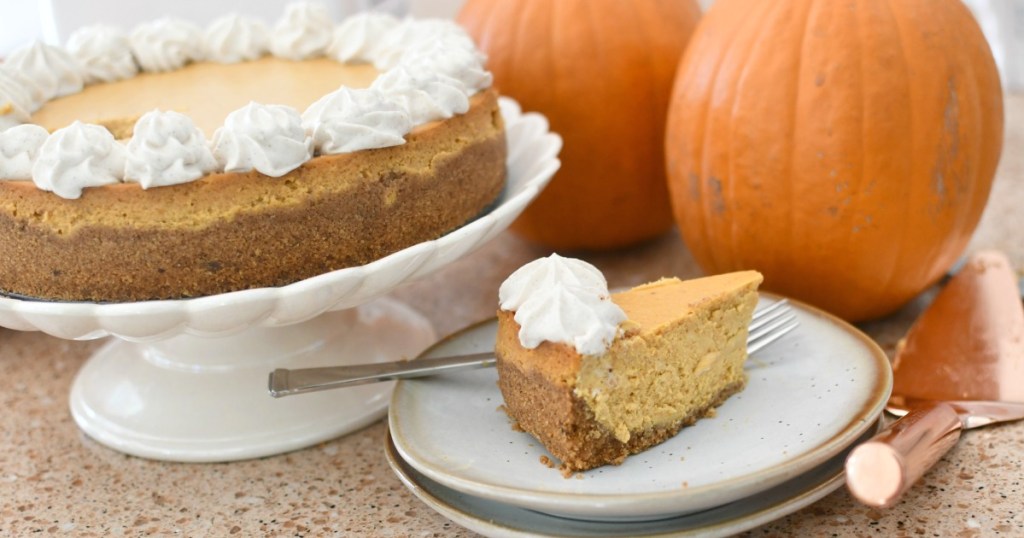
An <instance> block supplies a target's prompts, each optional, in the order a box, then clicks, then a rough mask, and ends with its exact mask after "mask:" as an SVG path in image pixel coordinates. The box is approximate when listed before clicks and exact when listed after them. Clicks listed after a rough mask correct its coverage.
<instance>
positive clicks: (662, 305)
mask: <svg viewBox="0 0 1024 538" xmlns="http://www.w3.org/2000/svg"><path fill="white" fill-rule="evenodd" d="M524 269H525V270H526V272H525V274H524V273H519V274H513V276H512V277H510V279H509V281H506V284H505V285H503V289H502V291H503V294H502V295H503V297H502V309H501V310H500V311H499V313H498V336H497V342H496V349H495V351H496V355H497V359H498V360H497V366H498V375H499V378H498V379H499V381H498V385H499V387H500V389H501V393H502V396H503V398H504V401H505V410H506V412H507V413H508V415H509V416H510V417H511V418H512V419H513V421H514V422H515V425H516V427H517V428H519V429H521V430H523V431H526V432H528V433H530V434H532V435H533V436H534V437H536V438H537V439H538V440H539V441H540V442H541V443H542V444H543V445H544V446H545V448H547V450H548V451H549V452H550V453H551V454H552V455H553V456H555V457H556V458H558V459H559V460H560V461H561V469H562V471H563V473H565V474H569V473H572V472H576V471H584V470H587V469H591V468H594V467H598V466H602V465H607V464H619V463H622V462H623V461H624V460H625V459H626V457H627V456H629V455H630V454H635V453H637V452H641V451H643V450H646V449H647V448H649V447H651V446H654V445H656V444H658V443H661V442H662V441H664V440H666V439H668V438H670V437H672V436H674V435H675V434H676V433H678V432H679V430H680V429H681V428H683V427H684V426H687V425H690V424H693V423H694V422H696V421H697V420H699V419H701V418H703V417H705V416H709V415H710V414H713V413H714V410H715V408H716V407H718V406H719V405H721V404H722V403H723V402H724V401H725V400H726V399H727V398H729V396H731V395H733V394H735V393H736V392H739V391H740V390H742V389H743V387H744V386H745V384H746V374H745V373H744V370H743V363H744V361H745V360H746V357H747V352H746V340H747V333H748V326H749V324H750V319H751V316H752V314H753V310H754V307H755V305H756V304H757V286H758V284H759V283H760V282H761V275H760V274H759V273H757V272H755V271H743V272H737V273H729V274H724V275H716V276H710V277H705V278H699V279H694V280H688V281H681V280H678V279H675V278H670V279H662V280H659V281H657V282H652V283H649V284H644V285H641V286H638V287H636V288H632V289H630V290H628V291H625V292H621V293H617V294H613V295H609V294H608V293H607V288H606V287H602V284H603V277H602V276H601V275H600V273H599V272H597V270H596V269H594V268H593V267H592V266H588V265H586V264H585V262H581V261H579V260H567V259H564V258H557V257H555V258H547V259H542V260H539V261H538V262H534V263H533V264H530V265H527V266H524ZM521 271H522V270H521ZM517 281H518V282H517ZM604 286H606V285H604ZM517 320H518V321H517Z"/></svg>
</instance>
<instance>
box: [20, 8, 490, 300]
mask: <svg viewBox="0 0 1024 538" xmlns="http://www.w3.org/2000/svg"><path fill="white" fill-rule="evenodd" d="M325 13H326V10H325V9H324V8H323V6H322V5H319V4H316V3H312V2H300V3H295V4H292V5H289V6H288V8H287V9H286V12H285V14H284V15H283V17H282V19H281V20H280V21H278V23H277V24H276V25H274V26H273V27H272V28H271V27H268V26H267V25H264V24H263V23H261V22H259V21H255V20H252V19H247V18H245V17H241V16H238V15H228V16H225V17H224V18H221V19H218V20H217V21H214V23H213V24H211V25H210V27H208V28H207V29H205V32H204V31H203V29H201V28H199V27H197V26H195V25H192V24H191V23H187V22H185V21H180V20H176V19H161V20H158V21H153V22H152V23H147V24H144V25H140V27H138V28H136V29H135V30H134V31H132V32H131V33H130V34H124V33H119V32H118V31H116V30H114V29H110V28H108V27H95V28H92V27H90V28H88V29H83V30H82V31H81V33H76V34H75V35H73V36H72V38H71V39H70V40H69V43H68V48H67V50H65V49H61V48H59V47H53V46H50V45H44V44H38V43H37V44H34V45H31V46H29V47H26V48H25V49H23V50H22V51H19V52H16V53H15V54H13V55H12V56H11V58H9V59H8V62H6V64H9V65H8V67H0V250H2V251H3V252H4V256H2V257H0V293H5V294H8V295H13V296H18V297H27V298H35V299H44V300H59V301H94V302H123V301H142V300H153V299H177V298H188V297H198V296H205V295H213V294H219V293H225V292H230V291H236V290H243V289H249V288H257V287H269V286H282V285H286V284H290V283H293V282H296V281H299V280H303V279H306V278H309V277H313V276H316V275H319V274H322V273H325V272H329V271H333V270H336V269H341V268H346V267H352V266H357V265H363V264H367V263H369V262H372V261H374V260H376V259H379V258H381V257H383V256H386V255H388V254H391V253H393V252H396V251H398V250H400V249H403V248H406V247H408V246H411V245H414V244H417V243H420V242H423V241H427V240H431V239H435V238H437V237H439V236H441V235H443V234H445V233H447V232H449V231H451V230H454V229H456V228H458V227H459V226H461V225H463V224H464V223H466V222H467V221H469V220H471V219H472V218H473V217H475V216H476V215H478V214H480V213H481V212H482V211H484V210H485V209H486V208H487V207H488V206H489V205H490V204H491V203H493V202H494V201H495V200H496V198H497V197H498V195H499V194H500V192H501V190H502V188H503V187H504V181H505V174H506V171H505V153H506V147H505V133H504V126H503V123H502V120H501V114H500V111H499V108H498V97H497V93H496V92H495V91H494V90H493V88H491V78H490V74H489V73H487V71H486V70H485V69H484V68H483V56H482V55H481V54H480V53H479V52H478V51H476V49H475V46H474V45H473V44H472V41H471V40H469V38H468V36H466V35H465V33H464V32H463V31H462V30H461V29H459V28H458V27H457V26H455V25H454V24H453V23H450V22H444V21H430V20H426V21H417V20H413V19H408V20H404V21H400V20H397V19H394V18H393V17H390V16H388V15H384V14H379V13H364V14H359V15H355V16H352V17H350V18H348V19H345V20H344V21H342V22H341V23H340V24H337V25H335V24H334V23H333V22H332V21H330V19H329V17H325V16H324V14H325ZM5 127H6V129H5Z"/></svg>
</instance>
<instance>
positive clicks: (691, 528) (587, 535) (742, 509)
mask: <svg viewBox="0 0 1024 538" xmlns="http://www.w3.org/2000/svg"><path fill="white" fill-rule="evenodd" d="M876 429H877V428H871V429H869V430H868V431H867V432H866V433H864V435H862V436H861V437H860V438H859V439H858V440H857V441H856V442H861V441H866V440H867V439H869V438H870V437H871V436H872V435H874V433H875V430H876ZM856 442H855V443H854V444H856ZM851 448H852V447H851ZM849 450H850V449H847V450H844V451H843V452H840V453H839V454H838V455H836V456H833V457H832V459H830V460H828V461H827V462H825V463H824V464H822V465H820V466H818V467H815V468H814V469H811V470H810V471H808V472H806V473H804V474H802V475H800V476H798V477H796V478H794V479H792V480H789V481H787V482H784V483H782V484H780V485H778V486H775V487H773V488H770V489H768V490H766V491H763V492H761V493H759V494H757V495H754V496H752V497H748V498H746V499H740V500H738V501H736V502H733V503H729V504H726V505H724V506H719V507H716V508H712V509H710V510H705V511H702V512H698V513H696V514H689V515H684V516H678V517H673V518H668V519H659V520H654V521H640V522H607V521H583V520H579V519H566V518H561V517H557V516H552V515H548V514H542V513H540V512H534V511H532V510H526V509H524V508H519V507H517V506H513V505H510V504H504V503H499V502H495V501H491V500H487V499H481V498H479V497H473V496H470V495H466V494H464V493H460V492H458V491H455V490H453V489H451V488H448V487H445V486H442V485H441V484H438V483H437V482H434V481H433V480H431V479H429V478H427V477H426V476H423V474H422V473H420V472H419V471H417V470H416V469H413V468H412V466H410V465H409V464H408V463H406V462H405V461H404V460H403V459H402V457H401V456H400V455H399V454H398V450H397V449H396V448H395V446H394V443H393V442H392V440H391V438H390V436H389V437H388V439H387V441H386V443H385V449H384V452H385V455H386V457H387V460H388V463H389V464H390V465H391V468H392V469H394V471H395V474H397V475H398V478H399V480H401V481H402V483H403V484H405V486H406V487H407V488H409V490H410V491H412V493H413V494H414V495H416V497H417V498H419V499H420V500H421V501H423V502H424V503H426V504H427V506H430V507H431V508H433V509H434V510H435V511H437V512H438V513H439V514H441V515H443V516H445V517H447V518H448V519H450V520H452V521H454V522H455V523H458V524H459V525H462V526H463V527H466V528H467V529H469V530H472V531H474V532H478V533H480V534H483V535H485V536H490V537H492V538H526V537H566V538H568V537H572V538H624V537H634V536H647V537H649V538H689V537H698V536H699V537H701V538H713V537H720V536H732V535H733V534H736V533H739V532H743V531H746V530H749V529H753V528H754V527H757V526H759V525H764V524H766V523H768V522H771V521H774V520H776V519H779V518H781V517H784V516H787V515H789V514H792V513H793V512H796V511H797V510H800V509H802V508H804V507H806V506H809V505H811V504H812V503H814V502H816V501H818V500H820V499H822V498H824V497H825V496H826V495H828V494H829V493H832V492H833V491H835V490H837V489H839V488H840V487H841V486H842V485H843V478H844V476H845V475H844V473H843V463H844V460H845V459H846V455H847V453H849Z"/></svg>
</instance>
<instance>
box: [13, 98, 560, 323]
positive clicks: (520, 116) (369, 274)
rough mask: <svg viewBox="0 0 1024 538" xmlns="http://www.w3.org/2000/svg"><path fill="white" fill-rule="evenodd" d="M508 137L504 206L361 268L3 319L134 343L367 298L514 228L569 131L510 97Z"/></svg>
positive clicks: (23, 312) (25, 307) (30, 308)
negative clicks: (558, 130)
mask: <svg viewBox="0 0 1024 538" xmlns="http://www.w3.org/2000/svg"><path fill="white" fill-rule="evenodd" d="M499 104H500V105H501V113H502V117H503V118H504V119H505V127H506V136H507V139H508V183H507V184H506V186H505V191H504V192H503V193H502V194H501V196H500V197H499V199H498V200H497V201H496V202H495V206H494V207H493V208H492V209H490V210H488V211H487V212H486V213H485V214H483V215H481V216H480V217H479V218H477V219H476V220H474V221H472V222H470V223H468V224H466V225H465V226H463V227H461V228H459V229H457V230H455V231H453V232H451V233H449V234H447V235H444V236H442V237H440V238H438V239H435V240H433V241H426V242H424V243H419V244H417V245H413V246H411V247H409V248H406V249H403V250H400V251H398V252H395V253H394V254H391V255H389V256H386V257H384V258H381V259H379V260H376V261H374V262H372V263H369V264H366V265H361V266H358V267H349V268H347V269H340V270H337V271H332V272H330V273H325V274H322V275H318V276H315V277H312V278H308V279H306V280H302V281H300V282H296V283H294V284H289V285H287V286H281V287H277V288H257V289H251V290H242V291H236V292H232V293H224V294H221V295H211V296H208V297H198V298H195V299H184V300H169V301H145V302H137V303H108V304H95V303H59V302H46V301H31V300H20V299H15V298H11V297H2V296H0V326H3V327H7V328H10V329H17V330H24V331H43V332H46V333H47V334H51V335H53V336H56V337H59V338H67V339H75V340H87V339H93V338H100V337H103V336H107V335H114V336H117V337H119V338H121V339H124V340H128V341H133V342H150V341H156V340H163V339H166V338H169V337H173V336H178V335H182V334H188V335H196V336H224V335H229V334H234V333H237V332H239V331H241V330H243V329H246V328H249V327H253V326H256V327H280V326H284V325H291V324H294V323H299V322H302V321H306V320H309V319H312V318H314V317H316V316H318V315H320V314H322V313H324V312H327V311H331V310H342V309H348V308H353V307H356V306H359V305H361V304H363V303H367V302H369V301H371V300H373V299H376V298H378V297H381V296H383V295H385V294H387V293H389V292H390V291H392V290H393V289H394V288H395V287H396V286H398V285H399V284H402V283H405V282H409V281H411V280H414V279H417V278H421V277H423V276H426V275H428V274H430V273H432V272H434V271H436V270H437V269H440V268H441V267H444V266H445V265H447V264H449V263H451V262H453V261H455V260H457V259H459V258H461V257H462V256H464V255H466V254H467V253H469V252H471V251H473V250H474V249H476V248H477V247H479V246H481V245H483V244H484V243H486V242H487V241H489V240H490V239H492V238H493V237H494V236H496V235H497V234H499V233H500V232H502V231H503V230H505V228H507V227H508V225H509V224H511V223H512V221H513V220H515V218H516V217H517V216H519V214H520V213H521V212H522V211H523V209H525V208H526V206H527V204H529V203H530V202H531V201H532V200H533V199H534V198H535V197H536V196H537V194H539V193H540V191H541V190H542V189H543V188H544V186H545V185H547V183H548V181H550V179H551V176H552V175H554V173H555V171H556V170H557V169H558V167H559V160H558V152H559V150H560V149H561V147H562V139H561V138H560V137H559V136H558V135H557V134H554V133H551V132H550V131H549V130H548V122H547V119H545V118H544V116H541V115H540V114H536V113H523V112H522V111H521V110H520V108H519V105H518V104H517V103H516V102H515V101H513V100H511V99H508V98H504V97H503V98H501V99H500V101H499Z"/></svg>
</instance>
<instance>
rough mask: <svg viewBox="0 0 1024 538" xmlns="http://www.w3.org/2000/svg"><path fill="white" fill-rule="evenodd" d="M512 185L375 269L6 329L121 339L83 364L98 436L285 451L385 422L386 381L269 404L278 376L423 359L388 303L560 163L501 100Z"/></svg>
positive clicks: (517, 205) (89, 422) (50, 313)
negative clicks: (273, 377) (270, 382)
mask: <svg viewBox="0 0 1024 538" xmlns="http://www.w3.org/2000/svg"><path fill="white" fill-rule="evenodd" d="M501 111H502V115H503V116H504V118H505V122H506V128H507V135H508V150H509V155H508V184H507V186H506V189H505V192H503V193H502V195H501V197H500V198H499V200H498V201H497V202H496V204H495V206H494V207H493V208H492V209H491V210H489V211H488V212H487V213H485V214H484V215H482V216H480V217H479V218H477V219H476V220H474V221H472V222H470V223H469V224H466V225H465V226H463V227H461V228H459V229H457V230H455V231H453V232H451V233H449V234H447V235H445V236H444V237H441V238H439V239H436V240H434V241H428V242H426V243H420V244H418V245H415V246H412V247H409V248H407V249H404V250H402V251H399V252H396V253H394V254H392V255H390V256H387V257H385V258H382V259H380V260H377V261H375V262H373V263H370V264H367V265H364V266H360V267H352V268H348V269H342V270H338V271H334V272H331V273H327V274H323V275H319V276H316V277H313V278H310V279H307V280H303V281H301V282H296V283H294V284H290V285H288V286H283V287H279V288H261V289H253V290H245V291H238V292H233V293H226V294H222V295H214V296H209V297H201V298H196V299H187V300H174V301H146V302H137V303H112V304H94V303H55V302H41V301H29V300H19V299H14V298H8V297H0V326H4V327H8V328H11V329H17V330H35V331H43V332H46V333H47V334H51V335H53V336H57V337H60V338H67V339H74V340H88V339H94V338H100V337H104V336H108V335H109V336H114V337H115V338H114V339H112V340H111V341H110V342H109V343H107V344H106V345H105V346H103V347H102V348H100V349H99V350H98V351H97V352H96V353H95V354H94V355H93V356H92V357H91V358H90V359H89V360H88V361H87V362H86V363H85V365H84V366H83V367H82V369H81V371H80V372H79V374H78V376H77V377H76V379H75V381H74V384H73V385H72V388H71V397H70V405H71V413H72V415H73V416H74V419H75V421H76V422H77V423H78V425H79V426H80V427H81V428H82V429H83V430H84V431H85V432H86V433H87V434H88V435H89V436H90V437H92V438H94V439H96V440H97V441H99V442H101V443H103V444H105V445H107V446H109V447H111V448H114V449H116V450H120V451H122V452H126V453H128V454H132V455H136V456H141V457H145V458H153V459H161V460H171V461H229V460H239V459H247V458H254V457H260V456H267V455H271V454H278V453H281V452H286V451H289V450H294V449H298V448H302V447H306V446H309V445H312V444H315V443H318V442H321V441H324V440H327V439H331V438H334V437H337V436H339V435H342V434H345V433H348V432H350V431H353V430H355V429H357V428H361V427H362V426H364V425H366V424H368V423H370V422H373V421H375V420H377V419H378V418H380V417H381V416H383V414H384V411H385V409H386V407H387V402H388V398H389V394H390V391H391V385H392V384H391V383H386V384H377V385H366V386H363V387H354V388H350V389H345V390H336V391H327V392H321V393H317V394H309V395H304V396H301V397H293V398H284V399H273V398H271V397H270V396H269V394H268V391H267V377H268V375H269V373H270V372H271V371H273V370H274V369H275V368H304V367H310V366H325V365H336V364H344V363H365V362H375V361H390V360H398V359H400V358H403V357H407V358H412V357H415V356H416V355H417V354H418V353H419V352H420V351H422V350H424V349H426V348H427V347H428V346H429V345H431V344H432V343H434V341H435V340H436V336H435V334H434V330H433V328H432V327H431V325H430V323H429V321H428V320H426V319H425V318H424V317H423V316H421V315H420V314H418V313H416V312H415V311H413V310H412V309H411V308H409V307H407V306H405V305H403V304H402V303H399V302H397V301H394V300H390V299H387V298H381V297H382V296H383V295H385V294H387V293H388V292H390V291H391V290H393V289H394V288H395V287H396V286H398V285H400V284H402V283H405V282H409V281H412V280H414V279H417V278H420V277H423V276H425V275H427V274H429V273H432V272H434V271H436V270H438V269H440V268H441V267H444V266H445V265H447V264H448V263H450V262H452V261H455V260H457V259H459V258H460V257H462V256H464V255H465V254H467V253H469V252H470V251H472V250H474V249H476V248H477V247H479V246H480V245H482V244H483V243H485V242H486V241H488V240H490V239H491V238H493V237H494V236H495V235H497V234H498V233H500V232H501V231H503V230H504V229H505V228H506V227H508V225H509V224H511V222H512V221H513V220H514V219H515V218H516V217H517V216H518V215H519V214H520V213H521V212H522V210H523V209H524V208H525V207H526V205H527V204H528V203H529V202H530V201H531V200H533V199H534V198H535V197H536V196H537V194H538V193H539V192H540V191H541V190H542V189H543V188H544V186H545V185H546V184H547V182H548V181H549V180H550V179H551V176H552V175H553V174H554V173H555V171H556V170H557V169H558V166H559V161H558V158H557V155H558V151H559V150H560V149H561V139H560V138H559V137H558V135H556V134H553V133H551V132H549V129H548V123H547V121H546V120H545V119H544V117H543V116H540V115H538V114H523V113H522V112H521V111H520V109H519V106H518V105H517V104H516V103H515V102H514V101H511V100H509V99H502V101H501Z"/></svg>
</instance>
